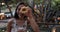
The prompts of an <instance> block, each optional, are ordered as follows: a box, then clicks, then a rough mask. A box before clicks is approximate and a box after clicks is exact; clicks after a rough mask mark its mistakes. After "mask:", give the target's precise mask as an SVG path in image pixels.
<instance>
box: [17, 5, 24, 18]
mask: <svg viewBox="0 0 60 32" xmlns="http://www.w3.org/2000/svg"><path fill="white" fill-rule="evenodd" d="M21 7H25V5H23V4H22V5H20V6H19V7H18V9H17V14H18V16H19V18H21V17H24V15H23V14H22V13H21V12H20V10H21Z"/></svg>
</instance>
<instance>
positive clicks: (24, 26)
mask: <svg viewBox="0 0 60 32" xmlns="http://www.w3.org/2000/svg"><path fill="white" fill-rule="evenodd" d="M19 30H23V31H25V32H27V31H26V30H27V21H25V22H24V24H23V25H22V26H18V25H17V24H16V20H15V19H14V21H13V24H12V29H11V32H17V31H19Z"/></svg>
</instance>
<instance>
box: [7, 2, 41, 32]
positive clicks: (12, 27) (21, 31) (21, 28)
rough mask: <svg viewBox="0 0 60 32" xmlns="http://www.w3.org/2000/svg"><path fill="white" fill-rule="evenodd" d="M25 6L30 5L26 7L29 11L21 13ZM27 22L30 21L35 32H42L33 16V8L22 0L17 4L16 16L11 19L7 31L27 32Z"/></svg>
mask: <svg viewBox="0 0 60 32" xmlns="http://www.w3.org/2000/svg"><path fill="white" fill-rule="evenodd" d="M24 7H28V8H27V9H26V10H27V11H28V12H26V13H21V12H22V10H23V8H24ZM27 22H29V24H30V25H31V27H32V29H33V30H34V32H40V30H39V28H38V25H37V24H36V22H35V20H34V18H33V15H32V9H31V8H30V7H29V6H27V5H26V4H25V3H24V2H22V3H20V4H19V5H18V6H17V8H16V11H15V16H14V18H13V19H10V20H9V23H8V25H7V32H27Z"/></svg>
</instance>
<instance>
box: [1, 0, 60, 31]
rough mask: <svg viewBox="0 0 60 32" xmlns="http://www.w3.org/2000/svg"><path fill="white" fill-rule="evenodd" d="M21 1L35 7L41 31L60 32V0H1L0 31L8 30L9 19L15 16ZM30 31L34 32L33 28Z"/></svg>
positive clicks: (35, 14) (35, 15) (36, 18)
mask: <svg viewBox="0 0 60 32" xmlns="http://www.w3.org/2000/svg"><path fill="white" fill-rule="evenodd" d="M19 2H25V3H27V4H29V5H30V6H31V7H32V9H34V17H35V20H36V23H37V24H38V25H39V27H40V32H60V31H59V30H60V0H0V32H6V26H7V23H8V20H9V19H11V18H13V17H14V13H15V9H16V6H17V4H18V3H19ZM29 31H30V32H32V28H29Z"/></svg>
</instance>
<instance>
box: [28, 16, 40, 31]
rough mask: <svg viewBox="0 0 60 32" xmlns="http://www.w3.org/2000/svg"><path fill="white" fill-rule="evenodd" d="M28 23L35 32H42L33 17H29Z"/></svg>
mask: <svg viewBox="0 0 60 32" xmlns="http://www.w3.org/2000/svg"><path fill="white" fill-rule="evenodd" d="M28 21H29V23H30V25H31V27H32V28H33V30H34V31H35V32H40V30H39V27H38V25H37V23H36V22H35V19H34V18H33V17H32V16H31V17H28Z"/></svg>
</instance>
